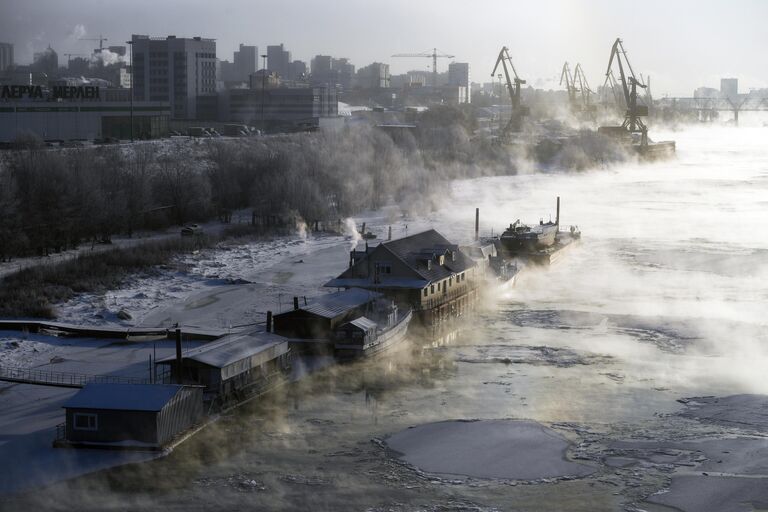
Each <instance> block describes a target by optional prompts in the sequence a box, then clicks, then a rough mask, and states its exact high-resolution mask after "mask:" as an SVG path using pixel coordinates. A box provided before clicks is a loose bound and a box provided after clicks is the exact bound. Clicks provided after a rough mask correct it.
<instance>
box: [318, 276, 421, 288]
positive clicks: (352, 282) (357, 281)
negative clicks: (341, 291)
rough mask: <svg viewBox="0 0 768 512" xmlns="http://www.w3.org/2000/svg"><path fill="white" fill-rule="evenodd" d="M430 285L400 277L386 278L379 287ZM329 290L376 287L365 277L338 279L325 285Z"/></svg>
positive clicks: (418, 280)
mask: <svg viewBox="0 0 768 512" xmlns="http://www.w3.org/2000/svg"><path fill="white" fill-rule="evenodd" d="M428 284H429V281H427V280H426V279H408V278H398V277H385V278H383V279H382V280H381V283H379V284H378V285H377V286H380V287H381V288H424V287H425V286H427V285H428ZM324 286H326V287H328V288H345V287H350V286H369V287H370V286H374V285H372V284H371V280H370V279H368V278H365V277H337V278H336V279H331V280H330V281H328V282H327V283H325V285H324Z"/></svg>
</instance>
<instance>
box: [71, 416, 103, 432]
mask: <svg viewBox="0 0 768 512" xmlns="http://www.w3.org/2000/svg"><path fill="white" fill-rule="evenodd" d="M72 427H73V428H74V429H75V430H98V428H99V421H98V417H97V416H96V415H95V414H90V413H82V412H76V413H75V416H74V418H73V422H72Z"/></svg>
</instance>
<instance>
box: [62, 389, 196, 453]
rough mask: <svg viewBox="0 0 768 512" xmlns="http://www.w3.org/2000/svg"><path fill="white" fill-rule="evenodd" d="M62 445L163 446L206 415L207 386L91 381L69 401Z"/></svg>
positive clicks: (65, 407)
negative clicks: (205, 395)
mask: <svg viewBox="0 0 768 512" xmlns="http://www.w3.org/2000/svg"><path fill="white" fill-rule="evenodd" d="M63 407H64V409H65V410H66V423H65V426H64V433H63V434H64V435H63V439H62V440H59V445H68V446H83V447H104V448H123V449H160V448H162V447H163V446H165V445H167V444H168V443H169V442H170V441H172V440H173V438H174V437H176V436H177V435H179V434H180V433H182V432H184V431H185V430H188V429H189V428H191V427H192V426H194V425H195V424H197V423H199V422H200V421H201V420H202V418H203V390H202V388H201V387H190V386H179V385H169V384H87V385H86V386H85V387H84V388H82V389H81V390H80V391H79V392H78V393H77V394H76V395H75V396H73V397H72V398H70V399H69V400H68V401H67V402H66V403H65V404H64V406H63Z"/></svg>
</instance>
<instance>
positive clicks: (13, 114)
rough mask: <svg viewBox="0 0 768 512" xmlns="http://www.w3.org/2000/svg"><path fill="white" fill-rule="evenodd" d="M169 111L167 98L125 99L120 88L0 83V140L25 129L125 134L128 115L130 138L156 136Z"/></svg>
mask: <svg viewBox="0 0 768 512" xmlns="http://www.w3.org/2000/svg"><path fill="white" fill-rule="evenodd" d="M28 90H31V91H34V92H28ZM56 91H60V92H61V93H62V94H59V95H57V94H56ZM169 116H170V106H169V104H168V103H166V102H160V101H156V102H139V101H135V102H133V103H131V101H130V94H129V91H128V90H126V89H104V88H101V87H97V86H57V87H50V88H44V87H42V86H20V85H9V86H1V87H0V142H11V141H13V140H14V139H16V138H18V137H19V136H22V135H28V134H33V135H36V136H38V137H40V138H41V139H43V140H47V141H67V140H96V139H105V138H115V139H129V138H130V137H131V118H133V136H134V138H141V139H149V138H158V137H164V136H166V135H167V134H168V119H169Z"/></svg>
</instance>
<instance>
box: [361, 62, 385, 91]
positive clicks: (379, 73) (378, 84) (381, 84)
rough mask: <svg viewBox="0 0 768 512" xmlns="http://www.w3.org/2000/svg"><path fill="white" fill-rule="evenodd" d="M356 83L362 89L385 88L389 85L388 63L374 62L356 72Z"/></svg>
mask: <svg viewBox="0 0 768 512" xmlns="http://www.w3.org/2000/svg"><path fill="white" fill-rule="evenodd" d="M356 77H357V85H358V86H360V87H362V88H363V89H385V88H387V87H389V64H382V63H381V62H374V63H372V64H369V65H367V66H365V67H364V68H360V69H359V70H358V72H357V75H356Z"/></svg>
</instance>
